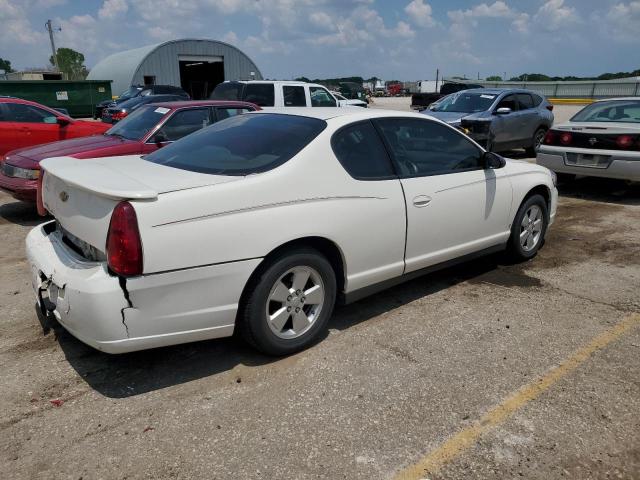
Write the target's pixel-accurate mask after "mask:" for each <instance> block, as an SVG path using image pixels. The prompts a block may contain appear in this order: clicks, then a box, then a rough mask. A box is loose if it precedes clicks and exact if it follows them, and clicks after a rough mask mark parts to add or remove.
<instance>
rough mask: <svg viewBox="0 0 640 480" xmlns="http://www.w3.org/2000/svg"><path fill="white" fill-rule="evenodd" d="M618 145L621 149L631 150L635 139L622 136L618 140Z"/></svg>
mask: <svg viewBox="0 0 640 480" xmlns="http://www.w3.org/2000/svg"><path fill="white" fill-rule="evenodd" d="M616 143H617V144H618V146H619V147H620V148H631V146H632V145H633V137H632V136H631V135H620V136H619V137H618V138H617V139H616Z"/></svg>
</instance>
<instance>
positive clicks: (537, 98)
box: [531, 94, 542, 107]
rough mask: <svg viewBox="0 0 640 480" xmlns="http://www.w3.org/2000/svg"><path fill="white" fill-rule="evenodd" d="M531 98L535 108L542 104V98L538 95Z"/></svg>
mask: <svg viewBox="0 0 640 480" xmlns="http://www.w3.org/2000/svg"><path fill="white" fill-rule="evenodd" d="M531 98H533V106H534V107H537V106H538V105H540V104H541V103H542V97H541V96H540V95H536V94H532V95H531Z"/></svg>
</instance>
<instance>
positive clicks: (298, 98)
mask: <svg viewBox="0 0 640 480" xmlns="http://www.w3.org/2000/svg"><path fill="white" fill-rule="evenodd" d="M209 98H210V99H212V100H243V101H245V102H251V103H255V104H256V105H259V106H260V107H262V108H263V109H264V108H267V109H268V108H269V107H341V106H342V105H341V102H338V101H337V100H336V98H335V97H334V96H333V95H332V94H331V92H329V90H327V89H326V88H325V87H323V86H322V85H318V84H317V83H306V82H293V81H292V82H288V81H280V80H273V81H270V80H247V81H244V80H237V81H236V80H234V81H226V82H222V83H220V84H219V85H218V86H217V87H216V88H215V89H214V90H213V92H212V93H211V96H210V97H209Z"/></svg>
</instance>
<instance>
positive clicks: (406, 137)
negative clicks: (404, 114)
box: [375, 118, 484, 178]
mask: <svg viewBox="0 0 640 480" xmlns="http://www.w3.org/2000/svg"><path fill="white" fill-rule="evenodd" d="M375 123H376V124H377V125H378V126H379V128H380V131H381V132H382V136H383V137H384V139H385V141H386V143H387V147H388V149H389V151H390V153H391V156H392V158H393V161H394V163H395V165H396V169H397V170H398V172H399V173H400V175H401V177H403V178H407V177H422V176H429V175H444V174H448V173H456V172H466V171H470V170H479V169H483V168H484V163H483V160H482V157H483V152H482V150H480V149H479V148H478V147H477V146H476V145H474V144H473V143H471V141H469V139H468V138H466V137H465V136H464V135H463V134H462V133H459V132H457V131H455V130H453V129H452V128H450V127H447V126H446V125H442V124H440V123H437V122H434V121H431V120H420V119H413V118H388V119H387V118H385V119H377V120H375Z"/></svg>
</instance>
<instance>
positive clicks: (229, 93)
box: [209, 82, 243, 100]
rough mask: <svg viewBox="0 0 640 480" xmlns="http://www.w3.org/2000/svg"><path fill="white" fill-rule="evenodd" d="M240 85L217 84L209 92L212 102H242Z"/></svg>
mask: <svg viewBox="0 0 640 480" xmlns="http://www.w3.org/2000/svg"><path fill="white" fill-rule="evenodd" d="M242 87H243V84H242V83H238V82H223V83H219V84H218V86H216V88H214V89H213V92H211V96H210V97H209V98H211V99H212V100H242Z"/></svg>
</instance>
